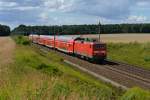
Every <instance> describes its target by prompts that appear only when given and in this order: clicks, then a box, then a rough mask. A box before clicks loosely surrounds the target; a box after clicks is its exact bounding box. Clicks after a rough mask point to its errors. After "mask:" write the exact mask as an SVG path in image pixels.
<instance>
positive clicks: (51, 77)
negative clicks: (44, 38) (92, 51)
mask: <svg viewBox="0 0 150 100" xmlns="http://www.w3.org/2000/svg"><path fill="white" fill-rule="evenodd" d="M18 39H19V40H18ZM26 40H27V38H24V37H21V39H20V37H15V41H16V42H17V41H19V42H18V43H17V44H18V45H17V46H16V50H15V57H14V63H13V64H11V65H8V66H7V67H8V70H7V72H6V73H4V74H3V77H2V78H1V80H2V81H0V84H1V85H0V100H7V99H8V100H21V99H25V100H26V99H33V100H34V99H36V100H40V99H44V100H45V99H55V100H57V99H68V100H70V99H73V100H78V99H84V100H88V99H89V100H92V99H102V100H117V99H121V100H126V99H125V98H126V97H127V100H142V99H143V97H144V100H149V96H150V92H147V91H143V90H141V89H139V88H138V89H136V88H135V89H131V90H129V91H127V92H126V93H125V94H124V92H123V91H121V90H120V89H116V88H114V87H112V86H111V85H107V84H106V85H105V84H104V83H103V82H100V81H98V80H96V79H94V78H93V77H91V76H89V75H87V74H84V73H81V72H79V71H77V70H75V69H72V68H71V66H70V65H68V64H65V63H63V59H62V58H61V57H59V55H57V54H55V53H53V52H49V53H44V52H42V51H41V50H39V49H37V48H34V47H32V46H30V43H29V44H28V45H27V44H26V43H25V44H24V43H23V41H26ZM131 94H132V95H131ZM137 95H138V96H137Z"/></svg>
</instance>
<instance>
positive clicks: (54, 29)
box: [54, 26, 56, 50]
mask: <svg viewBox="0 0 150 100" xmlns="http://www.w3.org/2000/svg"><path fill="white" fill-rule="evenodd" d="M55 40H56V34H55V26H54V50H55V47H56V46H55V42H56V41H55Z"/></svg>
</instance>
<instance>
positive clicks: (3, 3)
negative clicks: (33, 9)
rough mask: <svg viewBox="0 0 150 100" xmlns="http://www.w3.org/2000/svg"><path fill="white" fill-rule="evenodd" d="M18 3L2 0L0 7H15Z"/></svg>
mask: <svg viewBox="0 0 150 100" xmlns="http://www.w3.org/2000/svg"><path fill="white" fill-rule="evenodd" d="M17 5H18V4H17V3H16V2H4V1H0V8H5V7H15V6H17Z"/></svg>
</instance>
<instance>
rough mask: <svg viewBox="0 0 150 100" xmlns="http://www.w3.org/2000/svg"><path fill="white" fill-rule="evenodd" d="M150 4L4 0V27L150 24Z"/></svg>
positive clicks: (137, 0)
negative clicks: (23, 25) (99, 23)
mask: <svg viewBox="0 0 150 100" xmlns="http://www.w3.org/2000/svg"><path fill="white" fill-rule="evenodd" d="M149 5H150V0H0V24H5V25H9V26H10V27H11V28H14V27H16V26H18V25H20V24H25V25H70V24H97V23H98V21H99V20H100V22H101V23H102V24H118V23H149V22H150V20H149V19H150V6H149Z"/></svg>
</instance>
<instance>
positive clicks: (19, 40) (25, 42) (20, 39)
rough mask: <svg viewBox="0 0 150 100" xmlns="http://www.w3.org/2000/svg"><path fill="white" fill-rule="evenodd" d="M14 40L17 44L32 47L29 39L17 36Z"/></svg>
mask: <svg viewBox="0 0 150 100" xmlns="http://www.w3.org/2000/svg"><path fill="white" fill-rule="evenodd" d="M14 40H15V42H16V43H17V44H21V45H30V43H31V42H30V40H29V39H28V38H27V37H24V36H15V37H14Z"/></svg>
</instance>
